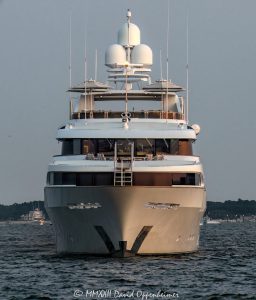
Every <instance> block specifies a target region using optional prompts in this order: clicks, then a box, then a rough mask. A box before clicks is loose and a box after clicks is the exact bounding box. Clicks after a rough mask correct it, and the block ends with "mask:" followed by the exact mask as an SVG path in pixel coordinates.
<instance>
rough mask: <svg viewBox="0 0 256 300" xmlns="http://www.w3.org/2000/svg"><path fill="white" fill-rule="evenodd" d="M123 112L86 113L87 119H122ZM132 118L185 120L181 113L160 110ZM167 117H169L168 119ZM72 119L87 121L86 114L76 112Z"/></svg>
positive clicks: (144, 112)
mask: <svg viewBox="0 0 256 300" xmlns="http://www.w3.org/2000/svg"><path fill="white" fill-rule="evenodd" d="M121 114H122V112H121V111H120V112H118V111H104V110H98V111H90V112H86V119H121V118H122V116H121ZM130 114H131V118H137V119H174V120H175V119H176V120H184V113H181V112H168V113H167V112H166V111H160V110H148V111H136V112H130ZM166 115H167V117H166ZM72 119H85V113H84V112H74V113H73V114H72Z"/></svg>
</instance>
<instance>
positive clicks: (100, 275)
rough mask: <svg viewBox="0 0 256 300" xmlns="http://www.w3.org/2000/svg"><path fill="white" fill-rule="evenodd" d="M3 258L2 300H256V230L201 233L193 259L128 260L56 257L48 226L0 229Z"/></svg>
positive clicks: (213, 228) (241, 227) (233, 226)
mask: <svg viewBox="0 0 256 300" xmlns="http://www.w3.org/2000/svg"><path fill="white" fill-rule="evenodd" d="M0 252H1V254H0V261H1V263H0V272H1V273H0V274H1V276H0V288H1V290H0V299H1V300H2V299H33V300H34V299H35V300H37V299H177V298H178V299H256V257H255V256H256V223H227V224H220V225H206V226H203V227H202V232H201V244H200V251H199V252H198V253H195V254H189V255H179V256H171V257H134V258H125V259H116V258H112V259H111V258H85V257H76V258H74V257H69V258H68V257H59V256H57V255H56V254H55V246H54V234H53V228H52V226H50V225H44V226H39V225H30V224H8V225H6V224H5V225H4V224H1V225H0ZM96 290H98V297H97V296H93V293H92V292H93V291H94V292H95V293H96ZM106 290H110V292H111V295H112V298H110V297H108V296H107V294H106V293H107V292H106ZM75 291H76V296H77V297H74V292H75ZM159 291H160V293H161V292H162V294H161V297H157V293H158V292H159ZM110 292H109V293H110ZM164 292H166V293H167V294H165V297H164V294H163V293H164ZM82 293H83V294H82ZM104 293H105V294H104ZM121 293H123V295H122V294H121ZM150 293H152V294H151V295H150ZM95 295H96V294H95ZM142 295H143V296H142ZM125 296H126V298H125ZM128 296H129V298H128Z"/></svg>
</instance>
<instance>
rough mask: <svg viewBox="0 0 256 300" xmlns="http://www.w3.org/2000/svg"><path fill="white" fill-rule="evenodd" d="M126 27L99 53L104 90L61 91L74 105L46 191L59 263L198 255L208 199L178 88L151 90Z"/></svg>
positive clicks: (134, 31)
mask: <svg viewBox="0 0 256 300" xmlns="http://www.w3.org/2000/svg"><path fill="white" fill-rule="evenodd" d="M130 19H131V13H130V11H128V13H127V22H126V23H125V24H124V25H123V26H122V27H121V29H120V30H119V32H118V43H117V44H114V45H112V46H110V47H109V48H108V49H107V51H106V55H105V65H106V66H107V67H108V73H109V76H108V84H103V83H100V82H97V81H94V80H89V81H85V82H84V83H82V84H80V85H77V86H74V87H72V88H71V89H70V90H69V91H70V92H71V93H78V94H79V99H78V101H76V102H75V101H71V105H70V120H69V121H68V122H67V123H66V124H65V125H63V126H61V127H60V128H59V129H58V133H57V140H58V141H59V142H61V143H62V153H61V155H59V156H55V157H54V158H53V161H52V162H51V163H50V165H49V168H48V175H47V185H46V187H45V207H46V209H47V212H48V214H49V217H50V219H51V221H52V223H53V225H54V228H55V231H56V243H57V252H59V253H80V254H81V253H82V254H96V255H97V254H100V255H113V256H115V255H116V256H127V255H136V254H140V255H143V254H169V253H181V252H182V253H184V252H192V251H195V250H197V248H198V240H199V230H200V220H201V218H202V216H203V214H204V211H205V194H206V191H205V185H204V179H203V169H202V165H201V162H200V158H199V157H198V156H195V155H193V149H192V144H193V143H194V142H195V140H196V138H197V134H198V133H199V130H200V129H199V126H198V125H197V126H189V125H188V123H187V120H186V116H185V111H186V108H185V104H184V100H183V97H181V96H178V94H179V93H180V92H182V91H184V90H183V88H182V87H180V86H178V85H176V84H174V83H172V82H171V81H167V80H161V81H156V82H153V83H152V82H151V78H150V71H151V69H150V67H151V65H152V63H153V55H152V51H151V49H150V48H149V47H148V46H147V45H145V44H141V43H140V30H139V28H138V27H137V26H136V25H135V24H133V23H131V20H130ZM109 83H111V86H110V85H109ZM135 86H136V89H135ZM137 86H138V88H137ZM142 104H144V105H143V109H141V108H138V107H139V105H142ZM110 105H112V107H111V108H110Z"/></svg>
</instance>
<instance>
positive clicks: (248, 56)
mask: <svg viewBox="0 0 256 300" xmlns="http://www.w3.org/2000/svg"><path fill="white" fill-rule="evenodd" d="M187 7H189V24H190V26H189V32H190V33H189V36H190V38H189V39H190V43H189V44H190V51H189V59H190V101H191V102H190V122H191V124H194V123H197V124H199V125H200V126H201V134H200V135H199V140H198V142H197V147H196V150H197V153H198V154H199V155H200V156H201V158H202V161H203V164H204V169H205V173H206V183H207V190H208V200H210V201H224V200H227V199H233V200H236V199H237V198H239V197H241V198H243V199H256V188H255V185H256V176H255V169H256V158H255V149H256V142H255V139H256V121H255V113H256V100H255V95H254V94H255V92H254V90H253V89H254V87H256V18H255V11H256V1H255V0H246V1H244V0H214V1H213V0H190V1H189V0H170V36H169V39H170V46H169V61H170V63H169V75H170V78H171V79H172V80H173V81H174V82H176V83H178V84H181V85H185V83H186V80H185V78H186V74H185V65H186V11H187ZM127 8H130V9H131V10H132V15H133V19H132V21H133V22H134V23H135V24H137V25H138V26H139V27H140V29H141V40H142V42H143V43H146V44H148V45H149V46H150V47H151V48H152V49H153V52H154V66H153V72H152V77H153V79H159V78H160V67H159V52H160V49H162V57H163V58H164V57H166V24H167V0H137V1H136V0H130V1H127V0H122V1H120V0H90V1H89V0H87V1H86V0H72V1H71V0H70V1H68V0H43V1H42V0H41V1H39V0H37V1H35V0H22V1H20V0H3V1H1V0H0V101H1V102H0V103H1V108H0V123H1V126H0V136H1V148H0V149H1V155H0V203H1V204H11V203H14V202H23V201H32V200H43V187H44V184H45V178H46V173H47V165H48V163H49V162H50V160H51V156H52V155H54V154H58V152H59V147H58V143H57V141H55V135H56V130H57V127H58V126H59V125H61V124H62V123H64V122H65V121H66V120H67V118H68V95H67V94H66V93H65V91H66V90H67V88H68V85H69V74H68V58H69V40H68V35H69V16H70V14H72V48H73V61H72V64H73V79H72V80H73V83H79V82H81V81H83V78H84V75H83V74H84V62H83V61H84V42H85V38H84V37H85V32H86V35H87V46H88V48H87V55H88V77H94V53H95V49H96V48H97V49H98V65H99V70H98V79H99V80H101V81H105V80H106V71H105V70H106V69H105V67H104V65H103V64H104V52H105V49H106V48H107V47H108V46H109V45H110V44H112V43H115V42H116V36H117V31H118V29H119V28H120V26H121V25H122V24H123V23H124V22H125V15H126V10H127Z"/></svg>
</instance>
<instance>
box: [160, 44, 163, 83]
mask: <svg viewBox="0 0 256 300" xmlns="http://www.w3.org/2000/svg"><path fill="white" fill-rule="evenodd" d="M160 77H161V80H162V81H163V65H162V50H161V49H160Z"/></svg>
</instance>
